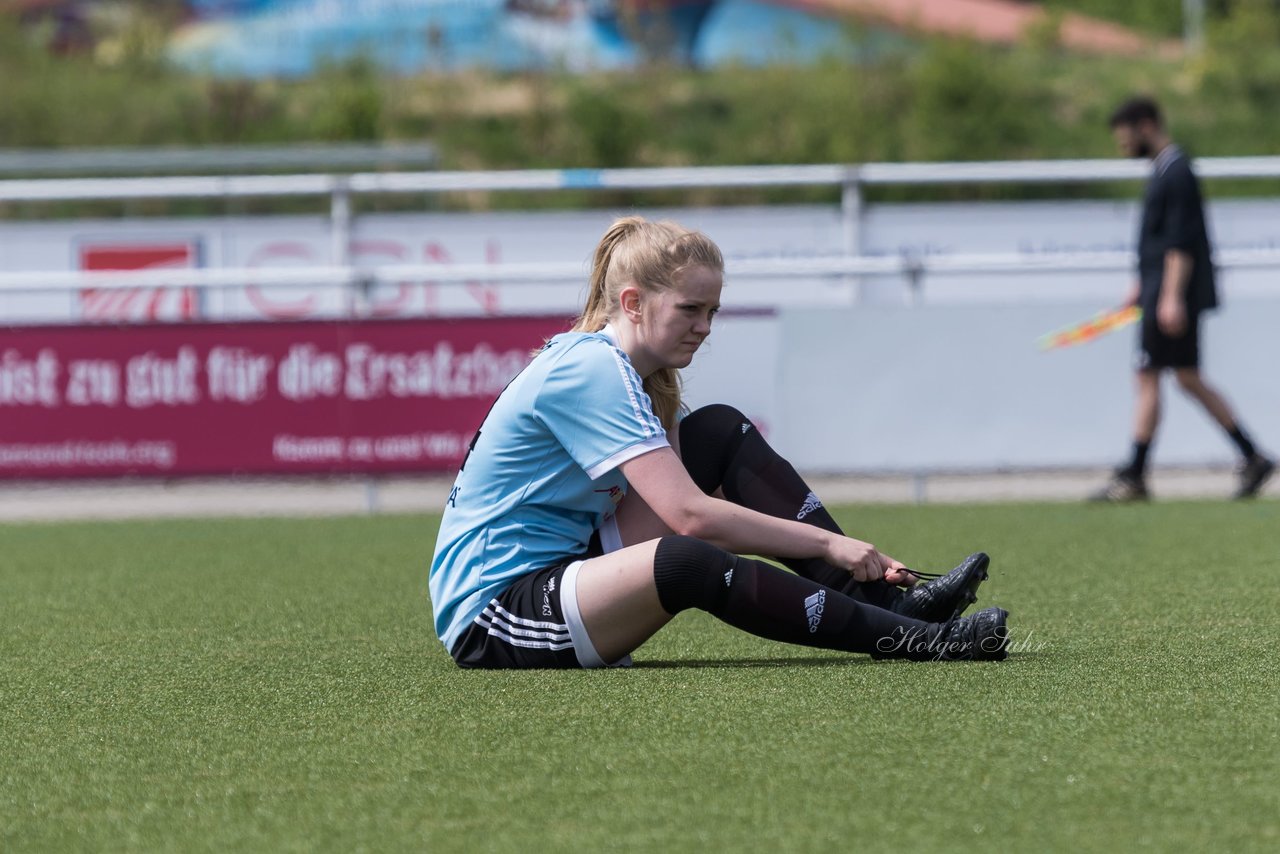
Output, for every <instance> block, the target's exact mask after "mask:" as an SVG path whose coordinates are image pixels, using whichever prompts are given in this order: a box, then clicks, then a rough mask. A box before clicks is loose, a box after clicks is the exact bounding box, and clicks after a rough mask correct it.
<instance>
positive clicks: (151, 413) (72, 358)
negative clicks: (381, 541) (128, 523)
mask: <svg viewBox="0 0 1280 854" xmlns="http://www.w3.org/2000/svg"><path fill="white" fill-rule="evenodd" d="M569 323H570V321H569V320H568V319H566V318H565V317H560V316H556V317H503V318H463V319H455V320H442V319H421V320H391V321H365V322H350V321H336V322H299V323H243V324H194V325H193V324H176V325H170V324H165V325H146V326H119V327H117V326H80V327H66V326H60V327H50V326H37V327H21V328H9V329H3V330H0V477H7V478H53V477H97V476H103V477H107V476H117V475H125V474H134V475H160V476H181V475H202V474H231V473H246V474H288V473H342V472H346V473H366V472H367V473H391V472H420V471H448V470H451V469H454V468H456V467H457V465H458V464H459V463H460V462H461V460H462V458H463V455H464V453H465V451H466V448H467V444H468V443H469V442H470V440H471V436H472V434H473V433H474V432H475V430H476V428H477V427H478V426H479V424H480V421H481V419H483V417H484V415H485V413H486V412H487V411H488V408H489V406H490V404H491V403H492V402H493V400H494V398H496V397H497V395H498V394H499V393H500V392H501V391H502V389H503V388H504V387H505V386H506V384H507V383H508V382H509V381H510V380H511V378H512V377H513V376H515V375H516V374H517V373H518V372H519V371H520V370H521V369H522V368H523V367H524V366H525V365H526V364H527V363H528V361H529V359H530V354H531V352H532V351H533V350H534V349H535V348H537V347H538V346H539V345H540V344H541V343H542V342H543V341H544V340H545V339H546V338H549V337H550V336H552V335H554V334H556V333H558V332H561V331H564V330H565V329H566V328H568V326H569Z"/></svg>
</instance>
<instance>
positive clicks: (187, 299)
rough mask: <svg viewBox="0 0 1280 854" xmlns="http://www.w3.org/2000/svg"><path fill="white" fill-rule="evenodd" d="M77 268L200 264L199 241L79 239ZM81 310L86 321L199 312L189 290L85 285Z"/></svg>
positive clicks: (175, 267)
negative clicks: (106, 287) (149, 241)
mask: <svg viewBox="0 0 1280 854" xmlns="http://www.w3.org/2000/svg"><path fill="white" fill-rule="evenodd" d="M79 249H80V269H81V270H182V269H189V268H192V267H199V266H200V263H199V261H200V251H199V249H200V246H199V241H197V240H194V239H189V240H178V241H167V242H151V243H121V242H119V241H115V242H103V241H84V242H82V243H81V244H80V247H79ZM80 311H81V314H82V315H83V317H84V319H85V320H89V321H111V322H117V321H122V320H132V321H148V322H153V321H157V320H195V319H196V317H197V316H198V314H199V300H198V294H197V293H196V291H195V289H194V288H129V289H128V290H122V289H113V290H112V289H98V288H84V289H82V290H81V291H80Z"/></svg>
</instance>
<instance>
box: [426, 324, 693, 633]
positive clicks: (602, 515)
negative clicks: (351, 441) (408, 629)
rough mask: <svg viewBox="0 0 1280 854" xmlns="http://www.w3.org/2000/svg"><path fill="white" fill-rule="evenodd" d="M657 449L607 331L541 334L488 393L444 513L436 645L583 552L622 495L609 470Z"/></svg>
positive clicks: (434, 575)
mask: <svg viewBox="0 0 1280 854" xmlns="http://www.w3.org/2000/svg"><path fill="white" fill-rule="evenodd" d="M667 444H668V443H667V434H666V431H665V430H663V428H662V422H660V421H659V420H658V417H657V416H656V415H654V413H653V405H652V404H651V403H650V401H649V396H648V395H647V394H645V392H644V389H643V387H642V385H641V380H640V377H639V375H638V374H637V373H636V371H635V369H634V368H633V367H631V361H630V359H628V358H627V355H626V354H625V353H623V352H622V351H621V350H620V349H618V347H617V346H615V344H614V339H613V338H612V337H611V336H610V330H605V331H602V332H592V333H584V332H566V333H564V334H562V335H557V336H556V337H554V338H552V339H551V341H550V342H548V344H547V346H546V348H545V349H543V350H542V352H540V353H539V354H538V355H537V357H535V358H534V360H533V362H532V363H530V365H529V366H528V367H527V368H525V369H524V371H523V372H522V373H521V374H520V376H518V377H516V379H515V380H514V381H512V383H511V385H509V386H508V387H507V389H506V390H505V391H504V392H503V393H502V394H501V395H500V396H499V397H498V400H497V402H496V403H495V404H494V405H493V409H492V410H490V412H489V416H488V418H486V419H485V422H484V424H483V426H482V427H481V429H480V437H479V439H478V440H477V441H476V443H475V448H474V449H473V450H472V451H471V455H470V456H469V457H468V458H467V460H466V462H465V463H464V464H463V468H462V471H460V472H458V478H457V480H456V481H454V485H453V491H452V492H451V493H450V495H449V500H448V502H447V504H446V506H445V511H444V519H443V520H442V521H441V523H440V534H439V537H438V538H437V540H436V553H435V557H434V558H433V559H432V561H431V583H430V589H431V602H432V606H433V608H434V609H435V623H436V633H437V634H439V636H440V639H441V640H442V641H444V645H445V647H446V648H447V649H449V650H452V649H453V646H454V643H455V642H456V641H457V639H458V637H459V636H460V635H461V634H462V632H463V631H465V630H466V628H467V627H468V626H469V625H471V623H472V621H474V620H475V618H476V616H477V615H478V614H479V613H480V612H481V611H482V610H484V607H485V605H487V604H488V603H489V601H490V600H491V599H493V598H494V597H495V596H497V595H498V594H500V593H501V592H502V591H503V590H504V589H505V588H506V587H507V586H508V585H510V584H511V583H512V582H513V581H515V580H516V579H518V578H520V577H521V576H524V575H526V574H528V573H531V572H535V571H537V570H540V569H545V568H547V567H549V566H554V565H556V564H559V563H562V562H564V561H566V560H568V559H570V558H573V557H576V556H578V555H581V554H582V553H583V552H584V551H586V547H587V543H588V541H589V540H590V538H591V534H592V532H593V531H594V530H595V529H596V528H598V527H599V526H600V525H601V524H602V523H603V522H604V521H605V519H607V518H608V517H610V516H612V515H613V512H614V508H615V507H616V506H617V504H618V502H619V501H621V500H622V497H623V496H624V495H625V494H626V489H627V482H626V479H625V478H624V477H623V476H622V473H621V472H619V471H618V466H620V465H622V463H624V462H626V461H627V460H630V459H633V458H635V457H638V456H640V455H641V454H644V453H647V452H649V451H652V450H654V449H656V448H663V447H666V446H667Z"/></svg>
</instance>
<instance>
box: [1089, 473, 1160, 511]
mask: <svg viewBox="0 0 1280 854" xmlns="http://www.w3.org/2000/svg"><path fill="white" fill-rule="evenodd" d="M1150 497H1151V494H1150V493H1148V492H1147V481H1146V478H1144V477H1143V476H1142V475H1135V474H1131V473H1130V472H1127V471H1124V470H1121V471H1118V472H1116V473H1115V474H1113V475H1112V476H1111V480H1109V481H1108V482H1107V485H1106V486H1104V487H1102V489H1099V490H1098V491H1097V492H1095V493H1093V494H1092V495H1090V496H1089V500H1090V501H1094V502H1099V503H1109V504H1127V503H1129V502H1132V501H1146V500H1147V499H1148V498H1150Z"/></svg>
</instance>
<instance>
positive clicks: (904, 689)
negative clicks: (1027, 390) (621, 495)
mask: <svg viewBox="0 0 1280 854" xmlns="http://www.w3.org/2000/svg"><path fill="white" fill-rule="evenodd" d="M836 512H837V515H838V518H839V519H840V520H841V522H842V523H844V524H846V525H847V526H848V529H849V530H850V531H852V532H855V533H857V534H859V535H861V536H863V537H864V538H865V539H869V540H872V541H874V542H875V543H876V544H877V545H878V546H880V547H881V549H882V550H884V551H886V552H888V553H890V554H893V555H894V556H896V557H899V558H901V559H903V560H905V561H906V562H908V563H909V564H911V565H914V566H917V567H918V568H921V569H932V570H934V571H939V570H945V569H947V568H949V567H950V566H951V565H953V564H954V563H955V562H956V561H958V560H959V558H961V557H963V556H964V555H965V554H967V553H969V552H971V551H976V550H979V549H982V550H986V551H988V552H990V553H991V554H992V556H993V563H992V577H991V580H990V581H988V582H987V583H986V585H985V586H984V587H983V588H982V590H981V601H982V603H983V604H999V605H1001V606H1004V607H1006V608H1008V609H1009V610H1010V612H1011V613H1012V615H1013V617H1012V623H1011V624H1012V626H1013V627H1014V630H1015V633H1016V634H1015V645H1016V646H1021V648H1022V651H1020V652H1017V653H1015V654H1014V655H1013V657H1012V658H1011V659H1010V660H1009V661H1007V662H1003V663H980V664H973V663H950V664H938V663H929V664H906V663H895V662H872V661H871V660H869V659H867V658H865V657H860V656H841V655H836V654H831V653H826V652H822V651H810V650H804V649H800V648H793V647H784V646H781V645H775V644H770V643H767V642H764V641H759V640H756V639H754V638H751V637H749V636H746V635H741V634H738V633H736V632H735V631H733V630H731V629H729V628H728V627H726V626H723V625H721V624H719V623H717V622H716V621H715V620H713V619H712V618H710V617H707V616H706V615H704V614H701V613H689V614H684V615H682V616H680V617H679V618H678V619H677V620H676V621H675V622H673V624H672V625H671V626H669V627H668V628H666V629H664V630H663V631H662V632H661V633H660V634H659V635H658V636H657V637H656V638H655V639H654V640H652V641H650V642H649V643H648V644H647V645H645V646H644V647H643V648H642V649H641V650H639V651H638V652H637V654H636V655H635V660H636V666H635V667H633V668H631V669H630V670H614V671H605V672H599V671H597V672H576V671H575V672H520V673H500V672H464V671H461V670H458V669H457V668H456V667H455V666H454V665H453V663H452V662H451V661H450V660H449V658H448V657H447V656H446V655H445V653H444V650H443V649H442V648H441V647H440V645H439V643H438V642H437V641H436V640H435V637H434V634H433V632H432V629H431V622H430V618H429V607H428V604H427V598H426V567H427V562H428V558H429V555H430V551H431V545H432V541H433V537H434V534H435V525H436V521H437V520H436V519H434V518H420V517H372V518H348V519H338V520H286V519H280V520H276V519H260V520H252V521H239V520H213V521H173V522H145V523H94V524H88V523H82V524H38V525H18V526H0V627H2V628H0V850H4V851H61V850H72V849H75V850H86V849H91V850H121V849H131V850H148V851H150V850H168V851H228V850H237V851H243V850H256V851H313V850H339V851H354V850H367V851H378V852H381V851H426V850H430V851H498V850H502V851H557V850H570V851H578V850H581V851H589V850H597V849H626V850H721V849H730V850H732V849H736V850H771V849H778V850H805V851H817V850H861V851H885V850H903V851H983V852H987V851H993V850H1015V851H1040V850H1057V851H1122V850H1132V849H1150V850H1166V851H1168V850H1174V849H1177V850H1231V851H1246V850H1275V849H1276V848H1277V846H1280V786H1278V785H1277V777H1278V775H1277V769H1278V768H1280V734H1278V732H1280V724H1278V723H1277V718H1278V713H1277V706H1278V703H1277V693H1278V691H1277V686H1278V685H1280V678H1277V677H1278V676H1280V668H1278V667H1277V662H1276V652H1277V639H1278V638H1280V617H1278V615H1280V560H1278V553H1277V532H1280V504H1277V503H1275V502H1259V503H1256V504H1226V503H1167V504H1156V505H1152V506H1135V507H1084V506H1070V505H1052V504H1046V505H1005V506H999V505H995V506H971V507H962V506H960V507H943V506H929V507H921V508H915V507H883V506H880V507H857V508H854V507H847V508H839V509H838V510H837V511H836Z"/></svg>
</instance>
